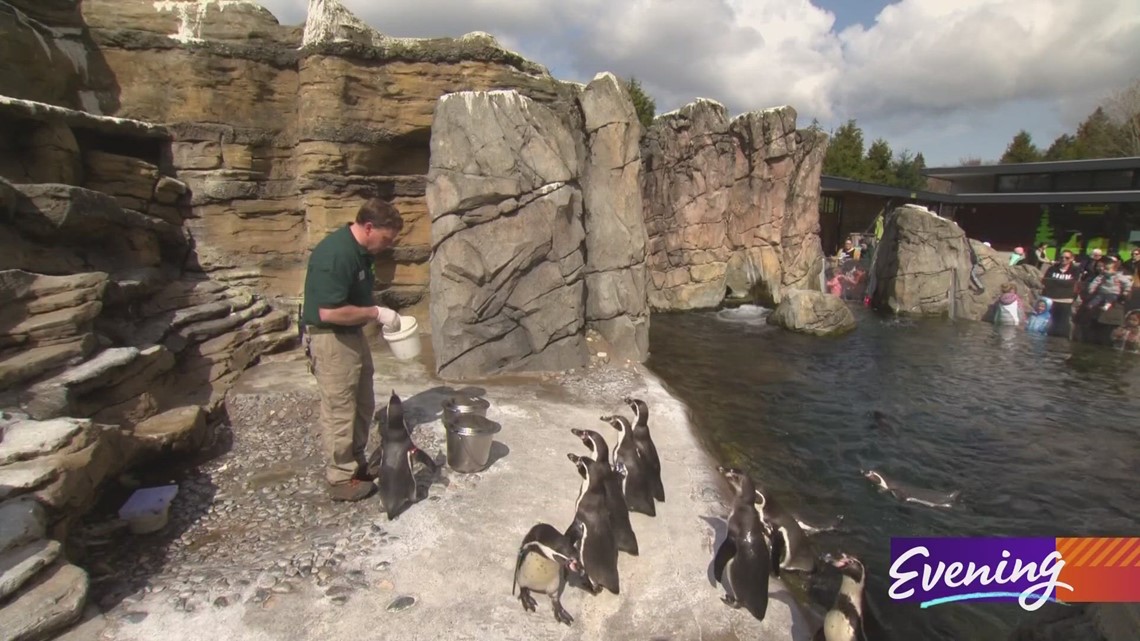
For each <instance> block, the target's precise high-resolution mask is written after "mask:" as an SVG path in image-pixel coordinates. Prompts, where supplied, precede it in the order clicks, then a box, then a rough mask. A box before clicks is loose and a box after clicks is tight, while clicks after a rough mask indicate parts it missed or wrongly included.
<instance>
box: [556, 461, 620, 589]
mask: <svg viewBox="0 0 1140 641" xmlns="http://www.w3.org/2000/svg"><path fill="white" fill-rule="evenodd" d="M566 458H568V459H570V461H571V462H572V463H574V465H576V466H577V467H578V474H580V475H581V476H582V487H581V489H580V490H579V491H578V501H577V503H576V504H575V506H574V523H573V524H571V525H570V528H569V529H568V530H567V531H566V536H568V537H570V541H571V543H573V544H574V546H575V547H576V548H577V550H578V562H579V563H580V564H581V565H582V571H583V572H585V574H586V581H587V584H588V585H589V586H590V591H591V592H593V593H594V594H597V593H599V592H601V591H602V588H605V589H607V590H609V591H610V592H613V593H614V594H619V593H620V586H619V585H618V568H617V561H618V549H617V544H616V543H615V542H614V533H613V528H612V527H611V526H610V514H609V510H607V509H606V490H605V487H603V482H602V479H600V478H598V475H597V474H596V470H598V469H599V468H598V467H597V466H594V465H592V463H593V462H594V461H593V459H591V458H589V457H588V456H578V455H577V454H567V455H566Z"/></svg>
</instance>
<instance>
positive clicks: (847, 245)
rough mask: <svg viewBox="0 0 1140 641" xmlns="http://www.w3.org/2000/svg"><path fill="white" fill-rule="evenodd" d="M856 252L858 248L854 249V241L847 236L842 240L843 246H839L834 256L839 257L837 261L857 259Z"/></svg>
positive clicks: (843, 261)
mask: <svg viewBox="0 0 1140 641" xmlns="http://www.w3.org/2000/svg"><path fill="white" fill-rule="evenodd" d="M857 252H858V250H857V249H855V241H853V240H851V239H850V238H848V239H847V240H845V241H843V247H840V248H839V253H837V254H836V255H835V257H836V258H838V259H839V262H841V263H845V262H847V261H849V260H858V259H859V256H858V253H857Z"/></svg>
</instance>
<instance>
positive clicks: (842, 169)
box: [823, 120, 865, 180]
mask: <svg viewBox="0 0 1140 641" xmlns="http://www.w3.org/2000/svg"><path fill="white" fill-rule="evenodd" d="M823 173H824V174H826V175H828V176H839V177H841V178H851V179H852V180H863V179H864V176H865V172H864V170H863V130H862V129H860V128H859V126H858V125H856V124H855V121H854V120H848V121H847V122H846V123H844V124H843V125H841V126H840V127H839V129H836V130H835V131H833V132H831V142H830V143H828V145H827V155H826V156H824V158H823Z"/></svg>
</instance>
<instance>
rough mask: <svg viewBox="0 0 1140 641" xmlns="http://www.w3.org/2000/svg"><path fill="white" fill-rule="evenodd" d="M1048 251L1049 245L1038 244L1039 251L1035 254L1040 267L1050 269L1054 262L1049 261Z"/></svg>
mask: <svg viewBox="0 0 1140 641" xmlns="http://www.w3.org/2000/svg"><path fill="white" fill-rule="evenodd" d="M1046 249H1047V245H1046V244H1045V243H1038V244H1037V250H1036V251H1034V252H1033V255H1034V257H1035V258H1036V259H1037V265H1038V266H1039V267H1049V266H1050V265H1052V264H1053V261H1051V260H1049V254H1048V252H1047V251H1046Z"/></svg>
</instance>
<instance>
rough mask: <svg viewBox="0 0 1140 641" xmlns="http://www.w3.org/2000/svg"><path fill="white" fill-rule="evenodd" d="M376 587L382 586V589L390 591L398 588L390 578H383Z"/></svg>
mask: <svg viewBox="0 0 1140 641" xmlns="http://www.w3.org/2000/svg"><path fill="white" fill-rule="evenodd" d="M376 587H378V588H380V589H381V590H389V591H390V590H395V589H396V585H395V584H394V583H392V582H391V581H389V580H388V579H383V580H382V581H380V582H379V583H377V584H376Z"/></svg>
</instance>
